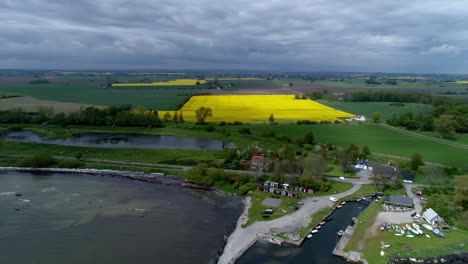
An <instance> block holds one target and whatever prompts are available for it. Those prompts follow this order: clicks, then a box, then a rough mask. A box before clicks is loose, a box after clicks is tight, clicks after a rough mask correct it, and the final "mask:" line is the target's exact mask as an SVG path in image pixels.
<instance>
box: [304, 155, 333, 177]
mask: <svg viewBox="0 0 468 264" xmlns="http://www.w3.org/2000/svg"><path fill="white" fill-rule="evenodd" d="M327 167H328V162H327V160H326V159H324V158H323V157H322V156H321V155H317V156H309V157H306V158H305V159H304V160H303V161H302V169H303V174H302V175H303V176H306V177H309V178H321V177H323V174H324V173H325V171H326V170H327Z"/></svg>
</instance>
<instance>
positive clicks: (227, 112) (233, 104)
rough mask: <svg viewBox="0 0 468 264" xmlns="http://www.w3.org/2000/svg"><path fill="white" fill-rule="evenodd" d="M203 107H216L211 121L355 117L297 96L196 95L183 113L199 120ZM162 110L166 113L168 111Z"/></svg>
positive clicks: (213, 109) (266, 120)
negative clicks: (198, 115)
mask: <svg viewBox="0 0 468 264" xmlns="http://www.w3.org/2000/svg"><path fill="white" fill-rule="evenodd" d="M200 107H210V108H211V109H212V112H213V116H212V117H209V118H207V122H221V121H226V122H233V121H241V122H249V123H268V122H269V117H270V115H271V114H273V116H274V120H275V122H278V123H284V122H288V123H289V122H295V121H297V120H314V121H317V122H320V121H330V122H334V121H337V120H339V118H346V117H351V116H352V115H351V114H349V113H345V112H342V111H338V110H335V109H333V108H330V107H327V106H324V105H322V104H319V103H317V102H314V101H311V100H307V99H294V95H219V96H193V97H192V98H190V100H189V101H188V102H187V103H185V104H184V105H183V107H182V108H181V109H180V112H182V113H183V115H184V119H185V120H188V121H192V122H196V121H197V119H196V116H195V111H196V110H197V109H199V108H200ZM159 113H160V115H164V114H165V112H164V111H160V112H159Z"/></svg>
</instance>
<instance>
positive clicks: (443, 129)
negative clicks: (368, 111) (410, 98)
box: [387, 104, 468, 138]
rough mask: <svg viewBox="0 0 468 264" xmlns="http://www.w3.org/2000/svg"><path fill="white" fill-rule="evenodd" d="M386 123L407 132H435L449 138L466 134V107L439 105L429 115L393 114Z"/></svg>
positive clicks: (467, 129) (467, 124)
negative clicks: (458, 134)
mask: <svg viewBox="0 0 468 264" xmlns="http://www.w3.org/2000/svg"><path fill="white" fill-rule="evenodd" d="M387 123H388V124H389V125H392V126H400V127H404V128H406V129H409V130H421V131H436V132H438V133H439V134H440V135H441V136H442V137H447V138H450V137H453V136H454V135H455V133H468V105H458V104H452V105H439V106H437V107H435V108H434V109H433V111H431V112H430V113H416V114H414V113H412V112H406V113H402V114H400V115H397V114H394V115H393V116H392V118H390V119H389V120H387Z"/></svg>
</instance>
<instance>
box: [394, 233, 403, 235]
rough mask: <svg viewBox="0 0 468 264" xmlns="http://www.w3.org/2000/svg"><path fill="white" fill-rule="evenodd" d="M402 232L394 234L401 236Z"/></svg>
mask: <svg viewBox="0 0 468 264" xmlns="http://www.w3.org/2000/svg"><path fill="white" fill-rule="evenodd" d="M402 235H403V234H402V233H396V234H395V236H402Z"/></svg>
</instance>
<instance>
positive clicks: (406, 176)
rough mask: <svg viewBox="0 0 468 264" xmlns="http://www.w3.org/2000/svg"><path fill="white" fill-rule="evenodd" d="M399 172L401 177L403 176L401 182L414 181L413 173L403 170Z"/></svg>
mask: <svg viewBox="0 0 468 264" xmlns="http://www.w3.org/2000/svg"><path fill="white" fill-rule="evenodd" d="M400 174H401V177H403V182H406V183H413V182H414V174H412V173H409V172H404V171H402V172H401V173H400Z"/></svg>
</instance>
